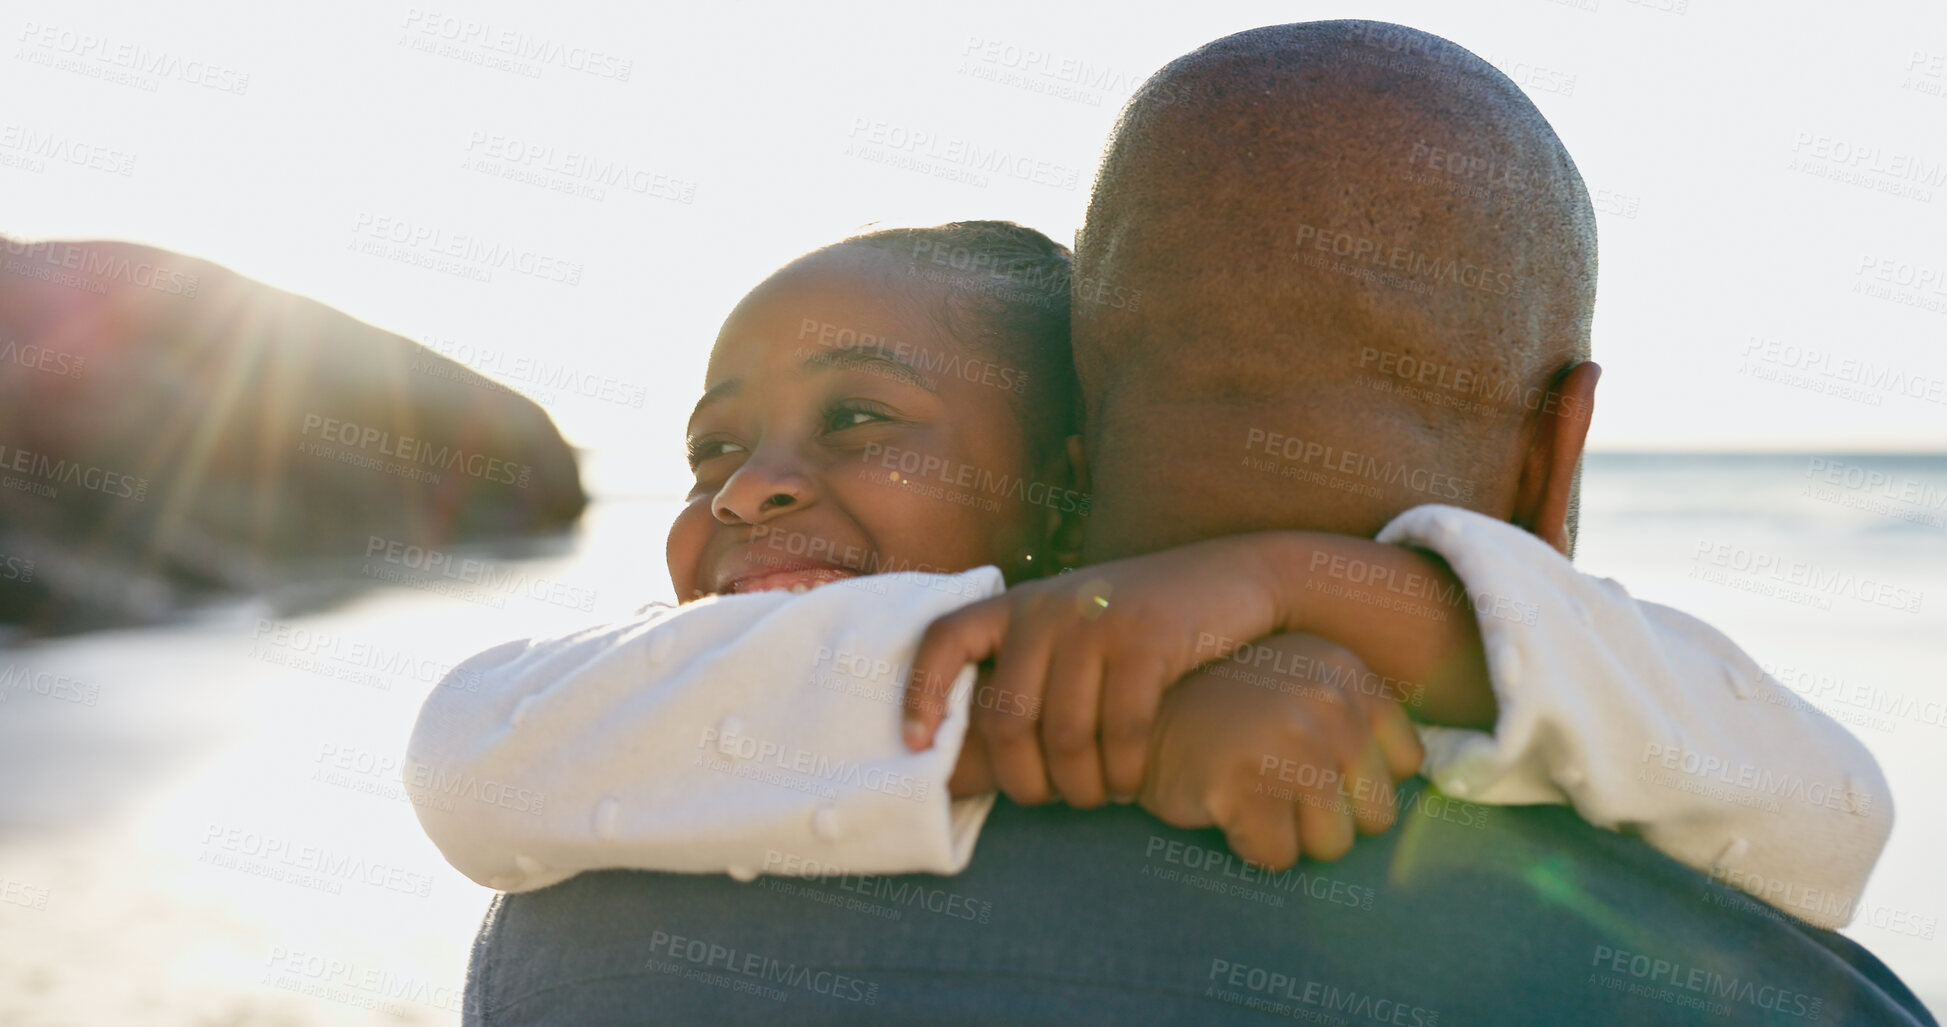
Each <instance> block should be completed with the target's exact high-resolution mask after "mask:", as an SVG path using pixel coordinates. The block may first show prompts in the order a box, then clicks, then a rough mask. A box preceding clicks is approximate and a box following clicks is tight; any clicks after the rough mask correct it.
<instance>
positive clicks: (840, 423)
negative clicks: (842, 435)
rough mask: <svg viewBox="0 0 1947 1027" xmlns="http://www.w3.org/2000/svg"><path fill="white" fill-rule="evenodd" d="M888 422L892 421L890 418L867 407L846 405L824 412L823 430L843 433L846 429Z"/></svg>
mask: <svg viewBox="0 0 1947 1027" xmlns="http://www.w3.org/2000/svg"><path fill="white" fill-rule="evenodd" d="M890 420H892V418H891V417H889V416H888V415H886V414H884V413H882V412H880V411H878V410H875V409H873V408H871V407H869V406H863V405H859V404H847V405H843V406H835V407H832V408H831V409H830V410H827V411H826V412H825V430H826V431H828V432H834V431H844V430H845V429H847V428H856V427H858V426H859V425H862V424H871V423H873V422H875V421H890Z"/></svg>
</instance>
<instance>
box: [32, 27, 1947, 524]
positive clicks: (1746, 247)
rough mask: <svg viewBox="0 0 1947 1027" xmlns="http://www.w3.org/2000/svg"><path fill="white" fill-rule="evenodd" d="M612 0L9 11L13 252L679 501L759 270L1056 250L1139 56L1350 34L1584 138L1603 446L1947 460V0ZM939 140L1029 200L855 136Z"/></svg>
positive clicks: (1571, 138)
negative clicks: (671, 1)
mask: <svg viewBox="0 0 1947 1027" xmlns="http://www.w3.org/2000/svg"><path fill="white" fill-rule="evenodd" d="M273 6H288V7H289V9H288V10H281V11H276V12H273V10H272V8H273ZM603 6H604V7H605V8H614V9H606V10H603V11H602V12H601V13H599V14H598V13H591V12H588V11H583V10H578V9H575V5H570V4H547V5H532V4H515V3H500V4H479V5H466V6H464V7H461V6H442V5H437V4H435V3H432V2H430V0H429V2H427V3H424V4H422V5H420V6H413V5H409V4H374V3H334V4H304V5H271V4H264V3H260V2H236V3H189V4H168V5H153V4H106V3H89V2H67V3H63V4H60V5H52V4H47V5H39V6H38V9H37V10H35V11H31V12H24V13H23V12H22V10H21V8H20V7H19V6H16V7H14V9H13V11H12V12H11V13H8V14H6V15H4V16H0V33H4V36H0V43H3V44H4V48H3V49H0V96H6V97H8V98H9V100H10V101H12V102H9V103H8V104H7V105H6V108H5V110H4V112H0V188H4V195H5V196H6V197H7V199H8V201H9V202H7V203H6V204H5V206H4V207H0V233H4V234H6V235H9V236H13V237H17V238H18V237H29V238H88V237H93V238H121V239H131V240H136V241H140V242H145V243H151V244H155V245H158V246H164V247H168V248H171V249H175V250H179V251H182V252H185V253H189V254H194V255H197V256H202V257H206V258H209V259H212V260H215V261H218V262H220V263H223V264H227V265H229V266H230V267H233V268H235V269H237V270H239V271H241V272H243V273H244V274H247V275H251V276H253V277H256V278H259V279H262V280H264V281H267V282H270V283H272V284H274V285H277V286H280V287H283V288H286V289H291V290H294V291H296V292H300V293H305V294H308V295H311V296H314V297H317V298H319V299H321V300H323V301H325V302H327V303H330V304H333V305H335V306H337V307H339V308H340V309H342V310H345V311H347V312H348V313H350V314H352V315H353V316H356V317H359V318H362V319H364V320H367V321H370V322H372V323H374V324H378V325H381V326H383V327H385V328H388V329H392V330H394V331H398V332H401V333H403V334H406V335H409V336H411V337H414V338H417V339H420V340H422V341H426V342H428V343H429V344H432V345H434V346H436V347H437V348H440V349H442V350H443V351H446V352H448V353H449V354H450V355H453V356H455V357H457V358H459V359H462V360H463V361H464V362H467V363H469V364H472V365H473V366H475V367H477V368H479V369H481V370H482V371H484V372H487V373H490V374H496V375H498V376H499V377H501V378H502V379H504V380H507V381H509V382H510V383H512V384H514V385H515V386H517V387H520V388H522V389H523V390H524V391H527V392H529V393H530V394H532V395H535V396H536V397H537V398H539V399H541V400H542V401H543V402H544V403H545V404H546V405H547V406H548V408H549V410H550V411H551V412H552V413H553V414H554V416H555V418H556V420H557V422H558V423H559V424H560V425H561V427H562V429H563V431H564V432H565V433H566V434H567V435H568V436H569V438H570V439H571V441H574V442H576V443H577V444H580V445H585V446H592V447H597V448H600V449H603V450H606V451H611V452H613V451H617V450H626V451H627V452H628V453H629V456H630V459H629V463H630V464H632V465H634V466H636V467H637V468H639V470H640V471H641V472H642V474H643V475H644V476H643V477H641V478H639V479H638V481H639V487H641V488H645V489H647V490H648V491H652V492H661V493H669V492H677V491H681V489H682V488H683V486H685V485H686V484H687V475H686V470H685V468H684V466H683V460H682V457H681V446H680V435H681V430H682V423H683V420H684V415H685V414H686V413H687V411H688V408H689V406H690V404H691V403H692V402H693V400H694V398H695V396H696V394H697V392H698V391H699V389H700V385H701V381H702V373H703V363H704V357H705V354H706V352H707V349H708V346H709V342H710V340H711V338H712V337H713V335H714V334H715V330H716V326H717V324H718V323H719V321H720V320H721V319H722V317H723V315H724V314H725V313H726V312H727V311H728V310H729V308H730V306H731V305H732V304H733V303H734V302H735V300H736V299H737V298H738V296H740V295H741V294H742V293H743V292H744V291H745V290H746V289H748V288H749V287H750V286H751V285H753V284H755V283H756V282H757V281H758V280H759V279H761V278H762V277H763V276H764V275H765V274H766V273H767V272H768V271H769V270H771V269H772V268H774V267H776V266H777V265H779V264H781V263H783V262H784V261H785V260H787V259H789V258H790V257H792V256H794V255H795V254H798V253H800V252H803V251H805V250H807V249H810V248H812V247H815V246H818V245H822V244H824V243H827V242H830V241H833V240H835V239H838V238H840V237H842V236H843V235H846V234H848V233H850V232H853V231H855V230H857V229H858V228H860V227H861V226H864V225H867V224H870V223H873V222H884V223H888V224H901V223H904V224H933V223H939V222H943V221H948V220H955V219H963V218H974V217H993V218H1008V219H1012V220H1016V221H1021V222H1024V223H1026V224H1029V225H1033V226H1035V227H1038V228H1040V229H1042V230H1044V231H1046V232H1048V233H1049V234H1051V235H1053V236H1055V237H1056V238H1059V239H1065V240H1066V239H1072V237H1073V233H1074V230H1075V228H1076V226H1077V224H1078V223H1079V221H1080V219H1081V215H1082V211H1083V206H1084V202H1085V200H1086V197H1087V190H1088V187H1089V183H1090V179H1091V177H1092V174H1093V168H1094V164H1095V160H1096V157H1097V155H1098V153H1099V152H1100V148H1101V144H1102V141H1103V139H1104V137H1105V136H1106V134H1107V132H1108V129H1109V126H1110V124H1111V122H1112V120H1113V118H1114V116H1115V113H1116V110H1117V108H1118V107H1119V106H1120V104H1121V102H1122V101H1123V100H1125V99H1126V98H1127V97H1128V95H1129V93H1130V92H1131V91H1132V90H1133V89H1134V87H1135V86H1136V85H1137V84H1138V83H1140V82H1141V81H1142V80H1143V79H1144V78H1145V77H1147V76H1148V75H1149V74H1150V73H1151V72H1153V71H1154V70H1156V69H1157V68H1159V67H1160V66H1161V65H1162V64H1164V63H1165V62H1166V61H1168V60H1169V59H1170V58H1172V57H1175V56H1177V55H1179V54H1181V53H1183V52H1186V51H1188V50H1190V49H1192V48H1194V47H1196V46H1198V45H1200V44H1202V43H1204V42H1206V41H1208V40H1211V39H1214V38H1216V37H1218V36H1222V35H1225V34H1227V33H1230V32H1233V31H1237V30H1240V29H1244V28H1250V27H1253V26H1257V25H1264V24H1272V23H1277V22H1285V21H1295V20H1305V19H1314V18H1332V17H1346V16H1353V15H1357V16H1360V17H1371V18H1384V19H1390V20H1394V21H1399V22H1403V23H1407V24H1411V25H1414V26H1418V27H1421V28H1425V29H1429V30H1431V31H1434V32H1438V33H1441V34H1443V35H1445V36H1447V37H1449V38H1451V39H1454V40H1456V41H1457V42H1460V43H1462V44H1463V45H1466V46H1468V47H1470V48H1472V49H1473V50H1475V51H1476V52H1478V53H1480V54H1481V55H1483V56H1485V57H1487V58H1488V59H1489V60H1491V61H1493V62H1494V63H1495V64H1497V65H1499V66H1500V67H1501V68H1502V69H1503V70H1504V71H1507V72H1508V73H1509V74H1510V75H1511V76H1512V77H1513V78H1514V79H1515V80H1516V81H1517V82H1518V83H1521V84H1522V85H1523V86H1524V88H1526V89H1528V91H1529V93H1530V95H1532V96H1533V97H1534V99H1535V101H1536V103H1537V104H1539V105H1540V107H1541V109H1542V110H1543V111H1544V112H1545V113H1546V114H1547V115H1548V117H1549V118H1550V120H1551V121H1552V122H1553V123H1554V125H1555V127H1556V129H1557V131H1559V132H1560V134H1561V135H1562V137H1563V138H1564V139H1565V140H1566V141H1567V144H1568V147H1569V150H1570V152H1571V153H1573V154H1574V156H1575V159H1576V161H1577V163H1578V164H1579V166H1580V167H1581V169H1582V172H1583V175H1584V177H1585V178H1586V179H1587V181H1588V183H1589V186H1590V189H1591V191H1592V193H1593V194H1594V195H1595V197H1596V202H1597V206H1598V209H1599V211H1600V212H1601V222H1600V227H1601V245H1602V279H1601V299H1600V303H1599V307H1598V320H1597V324H1596V356H1597V359H1598V360H1600V361H1601V362H1602V363H1603V365H1604V367H1605V370H1606V373H1605V375H1604V378H1603V382H1602V390H1601V393H1600V395H1599V403H1598V408H1597V418H1596V426H1595V431H1594V436H1593V438H1592V445H1593V446H1595V447H1598V448H1604V449H1639V448H1655V449H1705V450H1723V449H1730V450H1736V449H1801V450H1804V449H1809V450H1819V451H1835V450H1887V449H1901V450H1914V449H1919V450H1934V451H1938V450H1942V449H1947V348H1943V346H1942V340H1943V338H1947V242H1943V240H1947V133H1943V132H1942V131H1941V129H1942V127H1943V126H1947V6H1944V5H1941V4H1939V3H1936V2H1931V0H1907V2H1905V3H1897V2H1889V3H1884V4H1876V5H1874V12H1873V13H1872V14H1871V15H1864V14H1858V13H1852V12H1851V11H1849V10H1848V9H1845V8H1842V7H1840V6H1835V5H1832V4H1816V5H1814V4H1810V3H1802V2H1801V3H1797V4H1790V5H1787V4H1782V3H1781V4H1762V5H1760V4H1754V3H1748V2H1747V3H1730V2H1727V0H1562V2H1557V0H1493V2H1488V0H1477V2H1449V0H1437V2H1435V0H1429V2H1410V0H1363V2H1360V3H1356V4H1354V3H1350V2H1309V3H1308V2H1290V0H1284V2H1278V3H1224V4H1210V3H1195V4H1189V3H1170V4H1135V3H1113V4H1111V3H1101V4H1091V5H1071V4H1052V3H1047V2H1045V0H1042V2H1034V3H1002V2H995V3H983V4H948V5H937V6H930V7H927V8H925V9H924V11H923V12H922V11H921V10H919V9H917V8H916V7H915V5H912V4H910V3H907V2H887V3H875V4H856V5H852V6H851V8H850V9H849V10H847V11H846V13H842V14H834V13H831V12H829V11H826V10H823V9H814V7H813V5H801V4H782V3H780V4H774V5H754V4H721V5H709V4H685V5H678V6H675V7H674V8H673V9H672V10H670V11H667V12H655V13H651V12H649V11H647V10H628V11H623V10H620V9H619V8H621V7H622V6H623V5H603ZM819 7H820V8H822V5H819ZM920 138H924V139H927V140H929V142H926V143H923V144H918V145H917V149H918V150H920V151H922V152H924V151H926V150H931V151H934V152H936V153H946V152H949V151H951V152H954V153H958V152H961V151H962V149H963V148H965V147H969V146H971V147H980V148H998V149H1000V150H1003V151H1006V152H1009V153H1011V154H1015V155H1018V156H1020V157H1024V158H1028V159H1029V160H1030V161H1031V162H1040V163H1041V164H1045V165H1047V166H1048V167H1047V168H1046V169H1045V171H1044V173H1043V174H1042V175H1041V176H1039V177H1042V178H1043V179H1047V180H1043V181H1036V180H1030V179H1021V178H1016V177H1012V176H1010V175H1008V174H1007V173H1005V172H999V173H996V172H986V173H984V179H983V180H976V181H962V180H956V179H955V178H950V177H939V176H937V175H932V174H927V173H924V172H921V171H915V170H911V169H909V168H903V167H894V166H888V165H887V164H885V163H882V162H879V161H876V160H873V159H868V158H866V157H862V156H859V155H858V154H857V153H856V152H854V147H857V146H859V145H860V144H867V145H871V146H873V147H874V154H875V156H879V157H884V156H887V155H889V154H895V153H899V152H901V151H899V150H898V149H897V146H898V144H899V143H902V142H904V143H906V145H908V146H909V147H912V146H914V145H915V144H913V143H912V142H911V140H915V139H920ZM906 152H911V151H910V150H909V151H906ZM483 162H484V167H483ZM947 164H948V167H950V168H952V167H954V166H953V165H952V164H951V161H948V162H947ZM591 168H592V169H611V168H620V169H621V170H622V173H621V174H619V175H616V174H614V173H613V172H608V173H609V175H610V178H609V182H608V184H606V185H603V184H599V183H597V184H594V185H592V186H591V184H590V183H589V182H588V181H587V179H586V178H583V177H578V175H580V174H582V173H583V172H584V171H585V170H587V169H591ZM955 170H959V171H964V172H968V173H969V174H982V173H979V172H973V171H971V170H970V169H966V168H963V167H962V168H956V169H955ZM509 176H516V177H509ZM959 177H963V178H964V177H966V176H965V175H962V176H959ZM563 187H566V188H563ZM576 188H580V189H584V190H590V191H593V192H595V193H597V194H598V195H577V194H575V193H574V192H572V191H570V190H572V189H576ZM400 240H404V241H403V242H400ZM368 249H376V250H377V251H378V252H376V253H372V252H367V250H368ZM435 251H453V252H458V253H461V254H467V255H470V256H462V257H460V258H457V259H455V258H450V257H444V256H441V255H439V254H438V253H436V252H435ZM415 261H417V262H439V261H447V262H448V263H450V264H452V265H454V266H455V267H457V269H458V270H459V273H450V272H449V271H442V270H439V269H436V268H429V267H424V266H420V264H419V263H416V262H415ZM483 279H484V280H483ZM563 279H567V280H566V281H564V280H563ZM564 372H565V374H566V375H567V376H568V378H569V387H568V388H565V389H564V388H562V387H561V386H560V381H561V376H562V375H563V374H564ZM577 386H578V387H579V389H580V392H582V393H586V395H583V394H579V393H578V392H577V390H576V387H577Z"/></svg>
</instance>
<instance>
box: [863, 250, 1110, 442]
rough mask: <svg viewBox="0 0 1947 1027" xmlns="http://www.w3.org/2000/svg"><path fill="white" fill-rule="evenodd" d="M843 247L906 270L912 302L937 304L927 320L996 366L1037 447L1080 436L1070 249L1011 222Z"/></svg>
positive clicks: (1028, 433)
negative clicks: (927, 299)
mask: <svg viewBox="0 0 1947 1027" xmlns="http://www.w3.org/2000/svg"><path fill="white" fill-rule="evenodd" d="M839 245H841V246H846V245H862V246H870V247H872V248H874V249H877V250H881V251H883V252H885V253H887V254H889V255H891V256H893V257H895V258H897V259H898V260H899V261H900V262H901V263H903V264H904V274H903V277H904V279H905V284H906V285H908V286H910V287H911V293H912V294H914V295H925V296H933V295H939V294H940V293H942V292H943V293H944V299H943V300H941V301H940V302H938V303H937V304H933V305H932V309H931V313H932V315H933V317H934V318H935V320H937V321H938V322H939V324H940V326H941V328H943V329H944V330H945V331H946V332H947V333H948V334H949V335H952V336H953V337H954V338H955V339H957V340H959V341H960V342H962V343H964V344H966V345H968V346H971V347H974V348H977V349H979V350H981V351H983V352H985V353H987V354H989V355H991V356H992V357H993V359H994V362H995V363H996V364H998V365H1000V367H1001V369H1002V370H1003V371H1008V370H1011V371H1012V372H1013V374H1012V375H1007V376H1005V377H1004V378H1003V380H1004V381H1009V382H1011V383H1015V384H1013V386H1012V387H1011V389H1010V392H1011V393H1012V397H1011V398H1012V399H1013V401H1014V405H1015V408H1016V409H1017V410H1018V411H1020V414H1021V418H1022V422H1023V425H1024V427H1025V429H1026V432H1027V436H1028V439H1029V441H1030V443H1031V444H1032V445H1034V446H1035V447H1036V448H1037V449H1041V448H1043V447H1047V446H1054V447H1059V446H1061V445H1062V443H1063V441H1064V440H1065V439H1066V438H1067V437H1068V436H1069V435H1073V434H1075V433H1076V432H1078V431H1079V430H1080V421H1081V417H1080V406H1081V401H1080V393H1081V390H1080V389H1079V387H1078V386H1077V385H1076V381H1075V356H1074V351H1073V350H1072V349H1071V348H1070V344H1069V337H1068V302H1069V300H1068V296H1069V279H1070V278H1071V277H1072V275H1073V271H1074V254H1072V253H1071V252H1069V249H1068V247H1066V246H1063V245H1062V244H1060V243H1058V242H1056V241H1054V240H1053V239H1050V238H1048V237H1047V236H1045V235H1043V234H1041V233H1040V232H1037V231H1035V230H1034V229H1032V228H1027V227H1024V226H1021V225H1017V224H1015V223H1014V222H1012V221H955V222H952V223H950V224H945V225H937V226H934V227H932V228H887V229H881V230H879V231H876V232H866V233H863V234H860V235H855V236H852V237H851V238H849V239H846V240H844V241H843V242H841V243H839Z"/></svg>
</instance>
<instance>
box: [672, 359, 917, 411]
mask: <svg viewBox="0 0 1947 1027" xmlns="http://www.w3.org/2000/svg"><path fill="white" fill-rule="evenodd" d="M803 366H805V367H807V368H820V369H826V370H841V371H842V370H849V369H854V368H879V369H882V370H883V373H885V374H886V375H888V376H889V377H892V378H897V379H899V380H900V381H902V382H905V383H907V384H908V385H914V386H918V387H919V388H922V389H925V390H926V391H927V392H937V391H938V390H937V389H935V388H934V387H933V383H932V382H930V381H928V380H927V378H926V376H925V375H923V374H921V373H920V371H919V368H917V367H914V366H913V365H911V364H909V363H907V362H906V361H904V360H901V359H899V358H898V357H896V356H894V355H893V354H891V353H887V352H886V351H885V350H884V349H881V348H879V347H876V346H873V347H867V346H853V347H848V348H845V349H830V350H825V351H824V352H820V353H813V354H811V355H810V356H808V357H805V359H804V365H803ZM703 398H705V399H708V398H710V397H709V395H708V394H707V393H706V394H704V397H703Z"/></svg>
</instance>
